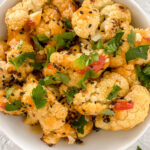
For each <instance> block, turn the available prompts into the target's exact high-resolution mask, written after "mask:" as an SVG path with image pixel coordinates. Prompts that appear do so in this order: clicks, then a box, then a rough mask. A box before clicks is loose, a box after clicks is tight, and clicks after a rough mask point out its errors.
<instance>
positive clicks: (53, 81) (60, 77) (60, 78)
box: [39, 72, 70, 86]
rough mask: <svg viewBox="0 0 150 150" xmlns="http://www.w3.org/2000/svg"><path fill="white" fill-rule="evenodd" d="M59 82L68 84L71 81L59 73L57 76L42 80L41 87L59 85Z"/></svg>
mask: <svg viewBox="0 0 150 150" xmlns="http://www.w3.org/2000/svg"><path fill="white" fill-rule="evenodd" d="M57 81H61V82H62V83H63V84H67V83H68V82H69V81H70V77H69V76H68V75H66V74H64V73H61V72H57V73H56V74H55V75H50V76H48V77H45V78H44V79H40V81H39V83H40V84H41V85H45V86H47V85H50V84H57Z"/></svg>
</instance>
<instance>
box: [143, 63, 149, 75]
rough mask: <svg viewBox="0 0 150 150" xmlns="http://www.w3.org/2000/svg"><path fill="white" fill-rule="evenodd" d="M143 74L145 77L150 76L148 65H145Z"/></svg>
mask: <svg viewBox="0 0 150 150" xmlns="http://www.w3.org/2000/svg"><path fill="white" fill-rule="evenodd" d="M143 73H144V74H145V75H147V76H150V64H147V65H146V66H145V67H144V69H143Z"/></svg>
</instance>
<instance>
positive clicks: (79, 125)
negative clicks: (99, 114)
mask: <svg viewBox="0 0 150 150" xmlns="http://www.w3.org/2000/svg"><path fill="white" fill-rule="evenodd" d="M87 124H88V122H87V121H86V120H85V116H83V115H82V116H81V117H80V118H79V120H78V121H76V122H74V123H73V124H72V126H74V127H76V128H77V131H78V132H79V133H81V134H84V126H85V125H87Z"/></svg>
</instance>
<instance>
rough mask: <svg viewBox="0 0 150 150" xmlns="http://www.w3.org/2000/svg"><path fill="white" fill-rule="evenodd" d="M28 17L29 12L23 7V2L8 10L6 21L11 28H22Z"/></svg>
mask: <svg viewBox="0 0 150 150" xmlns="http://www.w3.org/2000/svg"><path fill="white" fill-rule="evenodd" d="M28 19H29V15H28V12H27V11H26V10H25V9H24V8H23V5H22V3H18V4H17V5H16V6H14V7H13V8H10V9H9V10H8V12H7V13H6V18H5V21H6V24H7V27H8V29H9V30H20V29H22V28H23V26H24V25H25V24H26V22H27V21H28Z"/></svg>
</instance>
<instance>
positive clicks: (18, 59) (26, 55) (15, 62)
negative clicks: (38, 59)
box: [9, 52, 35, 69]
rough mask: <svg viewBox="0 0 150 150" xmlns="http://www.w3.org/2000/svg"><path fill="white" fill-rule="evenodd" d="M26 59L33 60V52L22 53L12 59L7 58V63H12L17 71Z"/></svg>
mask: <svg viewBox="0 0 150 150" xmlns="http://www.w3.org/2000/svg"><path fill="white" fill-rule="evenodd" d="M27 58H29V59H33V60H35V52H26V53H22V54H20V55H18V56H17V57H16V58H14V59H11V58H9V62H10V63H12V64H13V65H14V66H15V68H16V69H18V68H19V67H20V66H21V65H22V64H23V63H25V62H26V61H27Z"/></svg>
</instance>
